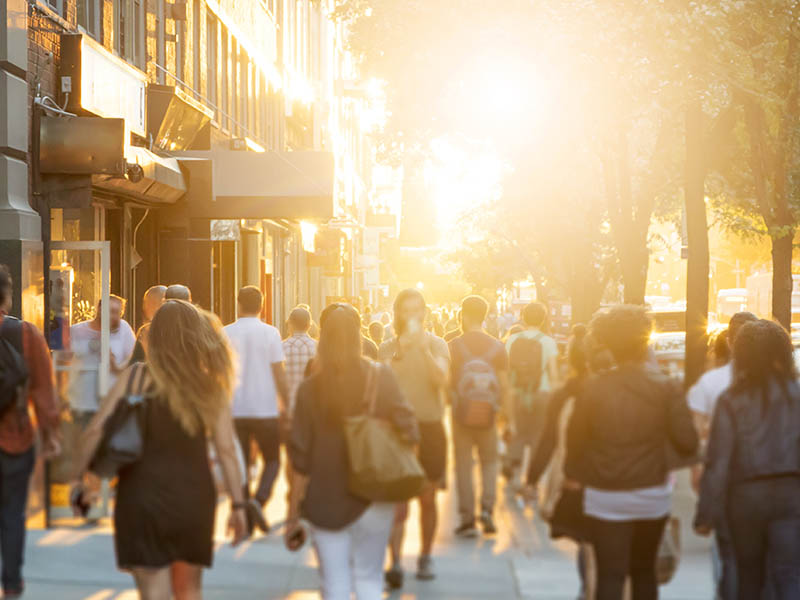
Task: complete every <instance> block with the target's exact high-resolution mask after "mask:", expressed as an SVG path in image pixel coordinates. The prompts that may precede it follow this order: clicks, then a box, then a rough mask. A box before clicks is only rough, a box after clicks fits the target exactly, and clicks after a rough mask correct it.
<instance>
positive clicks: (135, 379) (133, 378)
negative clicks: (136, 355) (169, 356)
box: [125, 362, 147, 396]
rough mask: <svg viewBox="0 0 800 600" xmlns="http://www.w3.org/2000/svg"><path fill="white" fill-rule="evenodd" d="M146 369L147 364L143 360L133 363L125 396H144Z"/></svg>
mask: <svg viewBox="0 0 800 600" xmlns="http://www.w3.org/2000/svg"><path fill="white" fill-rule="evenodd" d="M146 371H147V369H146V368H145V364H144V363H142V362H138V363H136V364H134V365H133V369H132V370H131V374H130V377H129V378H128V383H127V385H126V386H125V396H131V395H133V396H142V395H143V394H144V391H145V390H144V381H145V376H146Z"/></svg>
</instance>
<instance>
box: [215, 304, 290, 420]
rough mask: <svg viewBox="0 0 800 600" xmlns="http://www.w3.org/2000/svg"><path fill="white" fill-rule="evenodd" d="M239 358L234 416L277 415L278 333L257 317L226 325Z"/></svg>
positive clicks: (266, 417) (279, 351)
mask: <svg viewBox="0 0 800 600" xmlns="http://www.w3.org/2000/svg"><path fill="white" fill-rule="evenodd" d="M225 333H226V334H227V336H228V339H229V340H230V341H231V345H232V346H233V349H234V350H235V351H236V355H237V358H238V361H239V365H238V367H239V368H238V370H237V384H236V391H235V392H234V394H233V416H234V417H243V418H257V419H270V418H275V417H277V416H278V394H277V392H276V389H275V379H274V378H273V376H272V365H273V364H275V363H280V362H283V345H282V343H281V334H280V333H279V332H278V330H277V329H275V328H274V327H273V326H272V325H267V324H266V323H264V322H263V321H262V320H261V319H259V318H258V317H243V318H241V319H239V320H238V321H236V322H235V323H231V324H230V325H228V326H227V327H225Z"/></svg>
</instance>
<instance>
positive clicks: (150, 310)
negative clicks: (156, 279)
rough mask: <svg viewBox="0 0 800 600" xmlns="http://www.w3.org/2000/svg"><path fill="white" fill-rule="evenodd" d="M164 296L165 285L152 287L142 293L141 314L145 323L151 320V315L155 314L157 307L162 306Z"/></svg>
mask: <svg viewBox="0 0 800 600" xmlns="http://www.w3.org/2000/svg"><path fill="white" fill-rule="evenodd" d="M166 294H167V286H165V285H154V286H153V287H151V288H149V289H148V290H147V291H146V292H145V293H144V298H143V299H142V312H143V313H144V318H145V319H146V320H147V321H152V320H153V315H154V314H156V311H157V310H158V309H159V307H160V306H161V305H162V304H164V297H165V296H166Z"/></svg>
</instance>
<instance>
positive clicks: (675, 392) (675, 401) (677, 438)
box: [667, 384, 700, 456]
mask: <svg viewBox="0 0 800 600" xmlns="http://www.w3.org/2000/svg"><path fill="white" fill-rule="evenodd" d="M667 394H668V397H667V411H668V414H667V418H668V420H669V422H668V427H669V429H668V435H669V439H670V441H671V442H672V445H673V447H674V448H675V450H677V451H678V454H680V455H681V456H691V455H692V454H695V453H696V452H697V449H698V446H699V444H700V442H699V439H698V437H697V430H696V429H695V424H694V419H693V417H692V413H691V411H690V410H689V406H688V405H687V404H686V398H685V397H684V395H683V394H682V393H681V390H680V387H679V386H678V385H672V384H670V386H669V388H668V390H667Z"/></svg>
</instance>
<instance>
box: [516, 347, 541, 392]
mask: <svg viewBox="0 0 800 600" xmlns="http://www.w3.org/2000/svg"><path fill="white" fill-rule="evenodd" d="M542 337H544V334H542V333H540V334H539V335H537V336H536V337H527V336H525V335H522V334H520V335H518V336H517V339H515V340H514V341H513V343H512V344H511V348H510V349H509V353H508V362H509V366H510V368H511V383H512V385H513V386H514V387H515V388H517V389H522V390H525V391H528V392H538V391H539V388H540V387H541V385H542V375H543V370H544V369H543V367H544V365H543V364H542V351H543V348H542V341H541V340H542Z"/></svg>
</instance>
